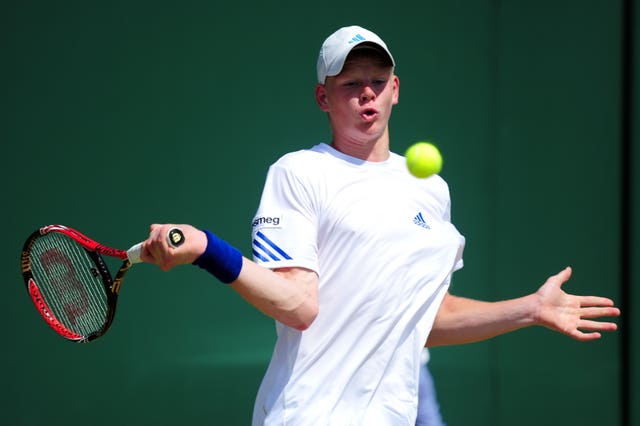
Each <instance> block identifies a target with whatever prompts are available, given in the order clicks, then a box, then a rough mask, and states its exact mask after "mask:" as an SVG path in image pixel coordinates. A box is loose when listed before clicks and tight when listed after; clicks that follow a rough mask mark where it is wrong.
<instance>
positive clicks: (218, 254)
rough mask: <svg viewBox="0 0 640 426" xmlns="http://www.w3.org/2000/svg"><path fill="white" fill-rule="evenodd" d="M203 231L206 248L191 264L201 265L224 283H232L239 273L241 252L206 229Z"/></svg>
mask: <svg viewBox="0 0 640 426" xmlns="http://www.w3.org/2000/svg"><path fill="white" fill-rule="evenodd" d="M203 232H204V233H205V234H206V235H207V248H206V249H205V250H204V253H202V255H200V257H199V258H197V259H196V260H195V262H193V264H194V265H196V266H199V267H201V268H202V269H204V270H205V271H207V272H209V273H210V274H211V275H213V276H214V277H216V278H217V279H219V280H220V281H222V282H223V283H225V284H229V283H232V282H233V281H235V280H236V279H237V278H238V275H240V270H241V269H242V253H240V250H238V249H237V248H235V247H233V246H232V245H231V244H229V243H227V242H226V241H224V240H221V239H220V238H218V237H216V236H215V235H214V234H213V233H211V232H209V231H207V230H206V229H204V230H203Z"/></svg>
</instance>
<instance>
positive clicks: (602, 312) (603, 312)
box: [580, 307, 620, 318]
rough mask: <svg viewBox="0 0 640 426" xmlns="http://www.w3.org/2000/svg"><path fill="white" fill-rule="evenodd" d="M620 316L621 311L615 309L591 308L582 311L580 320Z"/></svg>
mask: <svg viewBox="0 0 640 426" xmlns="http://www.w3.org/2000/svg"><path fill="white" fill-rule="evenodd" d="M617 316H620V309H618V308H615V307H590V308H582V309H580V318H600V317H617Z"/></svg>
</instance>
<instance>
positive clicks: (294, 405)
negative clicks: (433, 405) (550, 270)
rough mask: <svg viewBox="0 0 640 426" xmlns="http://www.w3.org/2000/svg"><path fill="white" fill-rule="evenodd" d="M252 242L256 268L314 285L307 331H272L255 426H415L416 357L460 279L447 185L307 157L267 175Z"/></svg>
mask: <svg viewBox="0 0 640 426" xmlns="http://www.w3.org/2000/svg"><path fill="white" fill-rule="evenodd" d="M252 237H253V255H254V260H255V261H256V262H258V263H259V264H261V265H263V266H265V267H267V268H272V269H274V268H280V267H288V266H298V267H304V268H308V269H312V270H314V271H316V272H317V273H318V276H319V295H318V297H319V313H318V316H317V317H316V319H315V321H314V322H313V324H312V325H311V327H309V328H308V329H307V330H305V331H299V330H295V329H293V328H289V327H287V326H284V325H283V324H281V323H278V322H276V328H277V334H278V339H277V342H276V346H275V349H274V353H273V357H272V359H271V362H270V364H269V367H268V370H267V372H266V375H265V377H264V379H263V381H262V384H261V386H260V390H259V392H258V396H257V399H256V403H255V407H254V414H253V425H304V426H308V425H310V424H313V425H320V426H322V425H332V426H334V425H367V426H375V425H389V426H391V425H393V426H398V425H413V424H414V423H415V417H416V409H417V392H418V374H419V368H420V353H421V350H422V348H423V347H424V344H425V342H426V340H427V336H428V334H429V331H430V329H431V327H432V324H433V321H434V318H435V315H436V312H437V310H438V308H439V305H440V302H441V301H442V298H443V297H444V295H445V293H446V291H447V289H448V286H449V282H450V279H451V274H452V272H453V271H455V270H456V269H458V268H460V267H462V251H463V247H464V237H462V235H460V233H459V232H458V231H457V230H456V228H455V227H454V226H453V225H452V224H451V223H450V198H449V189H448V186H447V184H446V182H445V181H444V180H443V179H442V178H440V177H439V176H437V175H435V176H432V177H430V178H427V179H418V178H415V177H413V176H411V175H410V174H409V172H408V171H407V168H406V165H405V160H404V157H402V156H399V155H397V154H393V153H392V154H391V156H390V158H389V159H388V160H387V161H384V162H366V161H362V160H359V159H356V158H353V157H349V156H347V155H345V154H342V153H341V152H339V151H336V150H335V149H333V148H332V147H330V146H329V145H326V144H320V145H316V146H314V147H313V148H311V149H309V150H302V151H298V152H293V153H290V154H287V155H285V156H283V157H282V158H280V159H279V160H278V161H277V162H276V163H275V164H273V165H272V166H271V167H270V168H269V172H268V174H267V179H266V183H265V188H264V192H263V194H262V199H261V202H260V206H259V208H258V211H257V213H256V216H255V218H254V221H253V231H252Z"/></svg>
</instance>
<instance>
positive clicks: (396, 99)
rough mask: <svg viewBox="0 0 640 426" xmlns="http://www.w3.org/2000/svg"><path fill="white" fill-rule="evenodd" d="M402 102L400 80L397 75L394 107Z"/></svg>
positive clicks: (394, 79) (395, 76)
mask: <svg viewBox="0 0 640 426" xmlns="http://www.w3.org/2000/svg"><path fill="white" fill-rule="evenodd" d="M398 102H400V79H399V78H398V76H397V75H395V74H394V75H393V105H396V104H397V103H398Z"/></svg>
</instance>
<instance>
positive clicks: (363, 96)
mask: <svg viewBox="0 0 640 426" xmlns="http://www.w3.org/2000/svg"><path fill="white" fill-rule="evenodd" d="M375 97H376V92H374V90H373V89H372V88H371V86H370V85H368V84H365V85H364V87H363V88H362V93H360V102H367V101H370V100H373V99H375Z"/></svg>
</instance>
